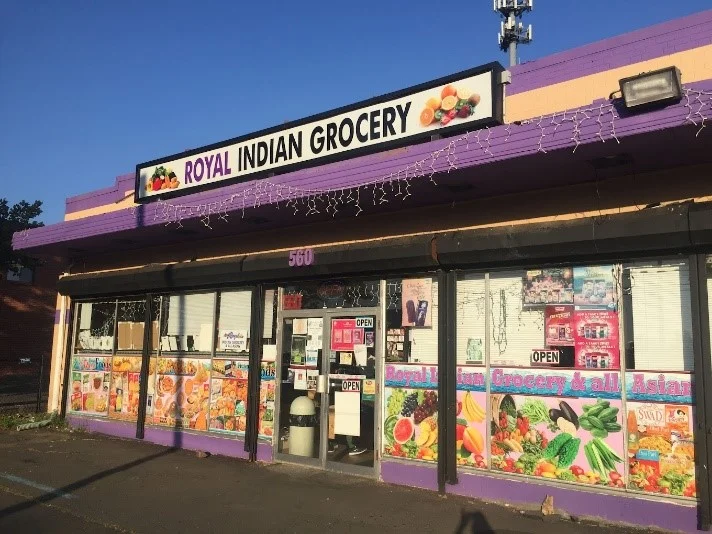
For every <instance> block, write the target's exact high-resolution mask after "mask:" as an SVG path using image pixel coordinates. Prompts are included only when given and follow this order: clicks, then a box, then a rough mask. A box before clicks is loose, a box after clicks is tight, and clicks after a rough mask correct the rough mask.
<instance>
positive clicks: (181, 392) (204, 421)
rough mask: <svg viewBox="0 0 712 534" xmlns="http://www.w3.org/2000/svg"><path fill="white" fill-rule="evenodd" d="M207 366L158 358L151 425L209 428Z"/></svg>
mask: <svg viewBox="0 0 712 534" xmlns="http://www.w3.org/2000/svg"><path fill="white" fill-rule="evenodd" d="M210 363H211V362H210V360H200V359H193V358H158V364H157V376H156V399H155V402H154V411H153V421H154V423H156V424H159V425H166V426H172V427H176V428H180V427H183V428H191V429H193V430H207V429H208V408H209V402H210V367H211V365H210Z"/></svg>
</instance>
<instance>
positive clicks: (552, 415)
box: [549, 408, 566, 423]
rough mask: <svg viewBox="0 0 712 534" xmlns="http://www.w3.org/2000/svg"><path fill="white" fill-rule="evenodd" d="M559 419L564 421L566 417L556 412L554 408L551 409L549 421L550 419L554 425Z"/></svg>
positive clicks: (560, 412) (559, 411)
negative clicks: (561, 418)
mask: <svg viewBox="0 0 712 534" xmlns="http://www.w3.org/2000/svg"><path fill="white" fill-rule="evenodd" d="M559 417H563V418H564V419H566V416H565V415H564V414H563V413H562V411H561V410H557V409H556V408H552V409H551V410H549V419H551V420H552V421H553V422H554V423H556V421H558V420H559Z"/></svg>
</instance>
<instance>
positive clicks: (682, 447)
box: [626, 402, 697, 498]
mask: <svg viewBox="0 0 712 534" xmlns="http://www.w3.org/2000/svg"><path fill="white" fill-rule="evenodd" d="M627 410H628V414H627V418H626V425H627V430H628V458H629V462H630V467H629V470H628V473H629V480H628V487H629V488H630V489H633V490H638V491H644V492H648V493H660V494H663V495H675V496H677V497H688V498H695V497H696V496H697V488H696V487H695V447H694V433H693V421H694V418H695V417H694V410H693V408H692V406H689V405H684V404H658V403H642V402H628V403H627Z"/></svg>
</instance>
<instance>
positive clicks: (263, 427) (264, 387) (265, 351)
mask: <svg viewBox="0 0 712 534" xmlns="http://www.w3.org/2000/svg"><path fill="white" fill-rule="evenodd" d="M262 325H263V332H262V362H261V368H260V373H261V375H260V411H259V422H258V435H259V437H260V438H261V439H264V440H266V441H269V442H270V443H271V442H272V436H273V435H274V402H275V385H276V384H275V374H276V367H275V360H276V357H277V290H276V289H267V290H265V292H264V317H263V323H262Z"/></svg>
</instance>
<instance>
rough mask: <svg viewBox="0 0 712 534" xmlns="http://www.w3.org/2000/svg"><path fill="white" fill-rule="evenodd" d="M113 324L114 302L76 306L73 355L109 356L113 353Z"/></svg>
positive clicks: (114, 315) (114, 321)
mask: <svg viewBox="0 0 712 534" xmlns="http://www.w3.org/2000/svg"><path fill="white" fill-rule="evenodd" d="M115 323H116V301H115V300H110V301H104V302H80V303H79V304H77V328H76V338H75V342H74V352H75V354H77V353H93V354H110V353H111V352H113V350H114V325H115Z"/></svg>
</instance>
